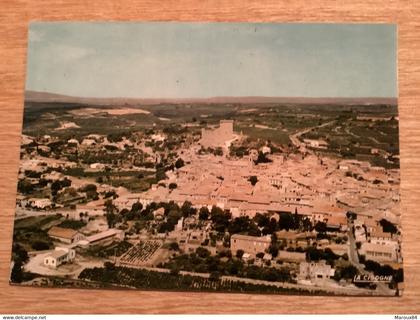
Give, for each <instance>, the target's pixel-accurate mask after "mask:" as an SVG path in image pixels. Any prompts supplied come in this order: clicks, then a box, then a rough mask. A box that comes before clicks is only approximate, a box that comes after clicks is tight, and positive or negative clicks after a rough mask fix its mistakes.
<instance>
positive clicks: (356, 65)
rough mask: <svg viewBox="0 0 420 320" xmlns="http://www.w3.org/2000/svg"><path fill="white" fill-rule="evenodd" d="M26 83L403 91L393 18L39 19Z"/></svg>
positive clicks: (175, 91) (297, 92)
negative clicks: (240, 20)
mask: <svg viewBox="0 0 420 320" xmlns="http://www.w3.org/2000/svg"><path fill="white" fill-rule="evenodd" d="M26 90H34V91H46V92H52V93H59V94H66V95H72V96H79V97H133V98H205V97H217V96H270V97H397V95H398V89H397V28H396V25H391V24H273V23H264V24H261V23H257V24H256V23H179V22H171V23H164V22H153V23H150V22H148V23H116V22H112V23H111V22H109V23H95V22H70V23H69V22H48V23H45V22H44V23H43V22H35V23H31V24H30V27H29V41H28V61H27V75H26Z"/></svg>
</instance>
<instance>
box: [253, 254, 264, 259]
mask: <svg viewBox="0 0 420 320" xmlns="http://www.w3.org/2000/svg"><path fill="white" fill-rule="evenodd" d="M255 256H256V257H257V258H259V259H262V258H264V252H258V253H257V254H256V255H255Z"/></svg>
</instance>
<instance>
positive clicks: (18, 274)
mask: <svg viewBox="0 0 420 320" xmlns="http://www.w3.org/2000/svg"><path fill="white" fill-rule="evenodd" d="M10 280H11V281H12V282H13V283H21V282H22V280H23V272H22V261H21V260H20V259H18V260H15V261H14V264H13V269H12V273H11V275H10Z"/></svg>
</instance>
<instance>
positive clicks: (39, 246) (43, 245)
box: [31, 241, 50, 251]
mask: <svg viewBox="0 0 420 320" xmlns="http://www.w3.org/2000/svg"><path fill="white" fill-rule="evenodd" d="M31 247H32V249H34V250H38V251H39V250H48V249H49V248H50V245H49V244H48V243H47V242H45V241H35V242H34V243H33V244H32V246H31Z"/></svg>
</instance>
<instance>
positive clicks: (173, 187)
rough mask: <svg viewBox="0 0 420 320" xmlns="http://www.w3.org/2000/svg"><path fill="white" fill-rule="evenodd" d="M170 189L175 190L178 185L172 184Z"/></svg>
mask: <svg viewBox="0 0 420 320" xmlns="http://www.w3.org/2000/svg"><path fill="white" fill-rule="evenodd" d="M168 187H169V190H174V189H176V188H177V187H178V185H177V184H176V183H174V182H171V183H170V184H169V186H168Z"/></svg>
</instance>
